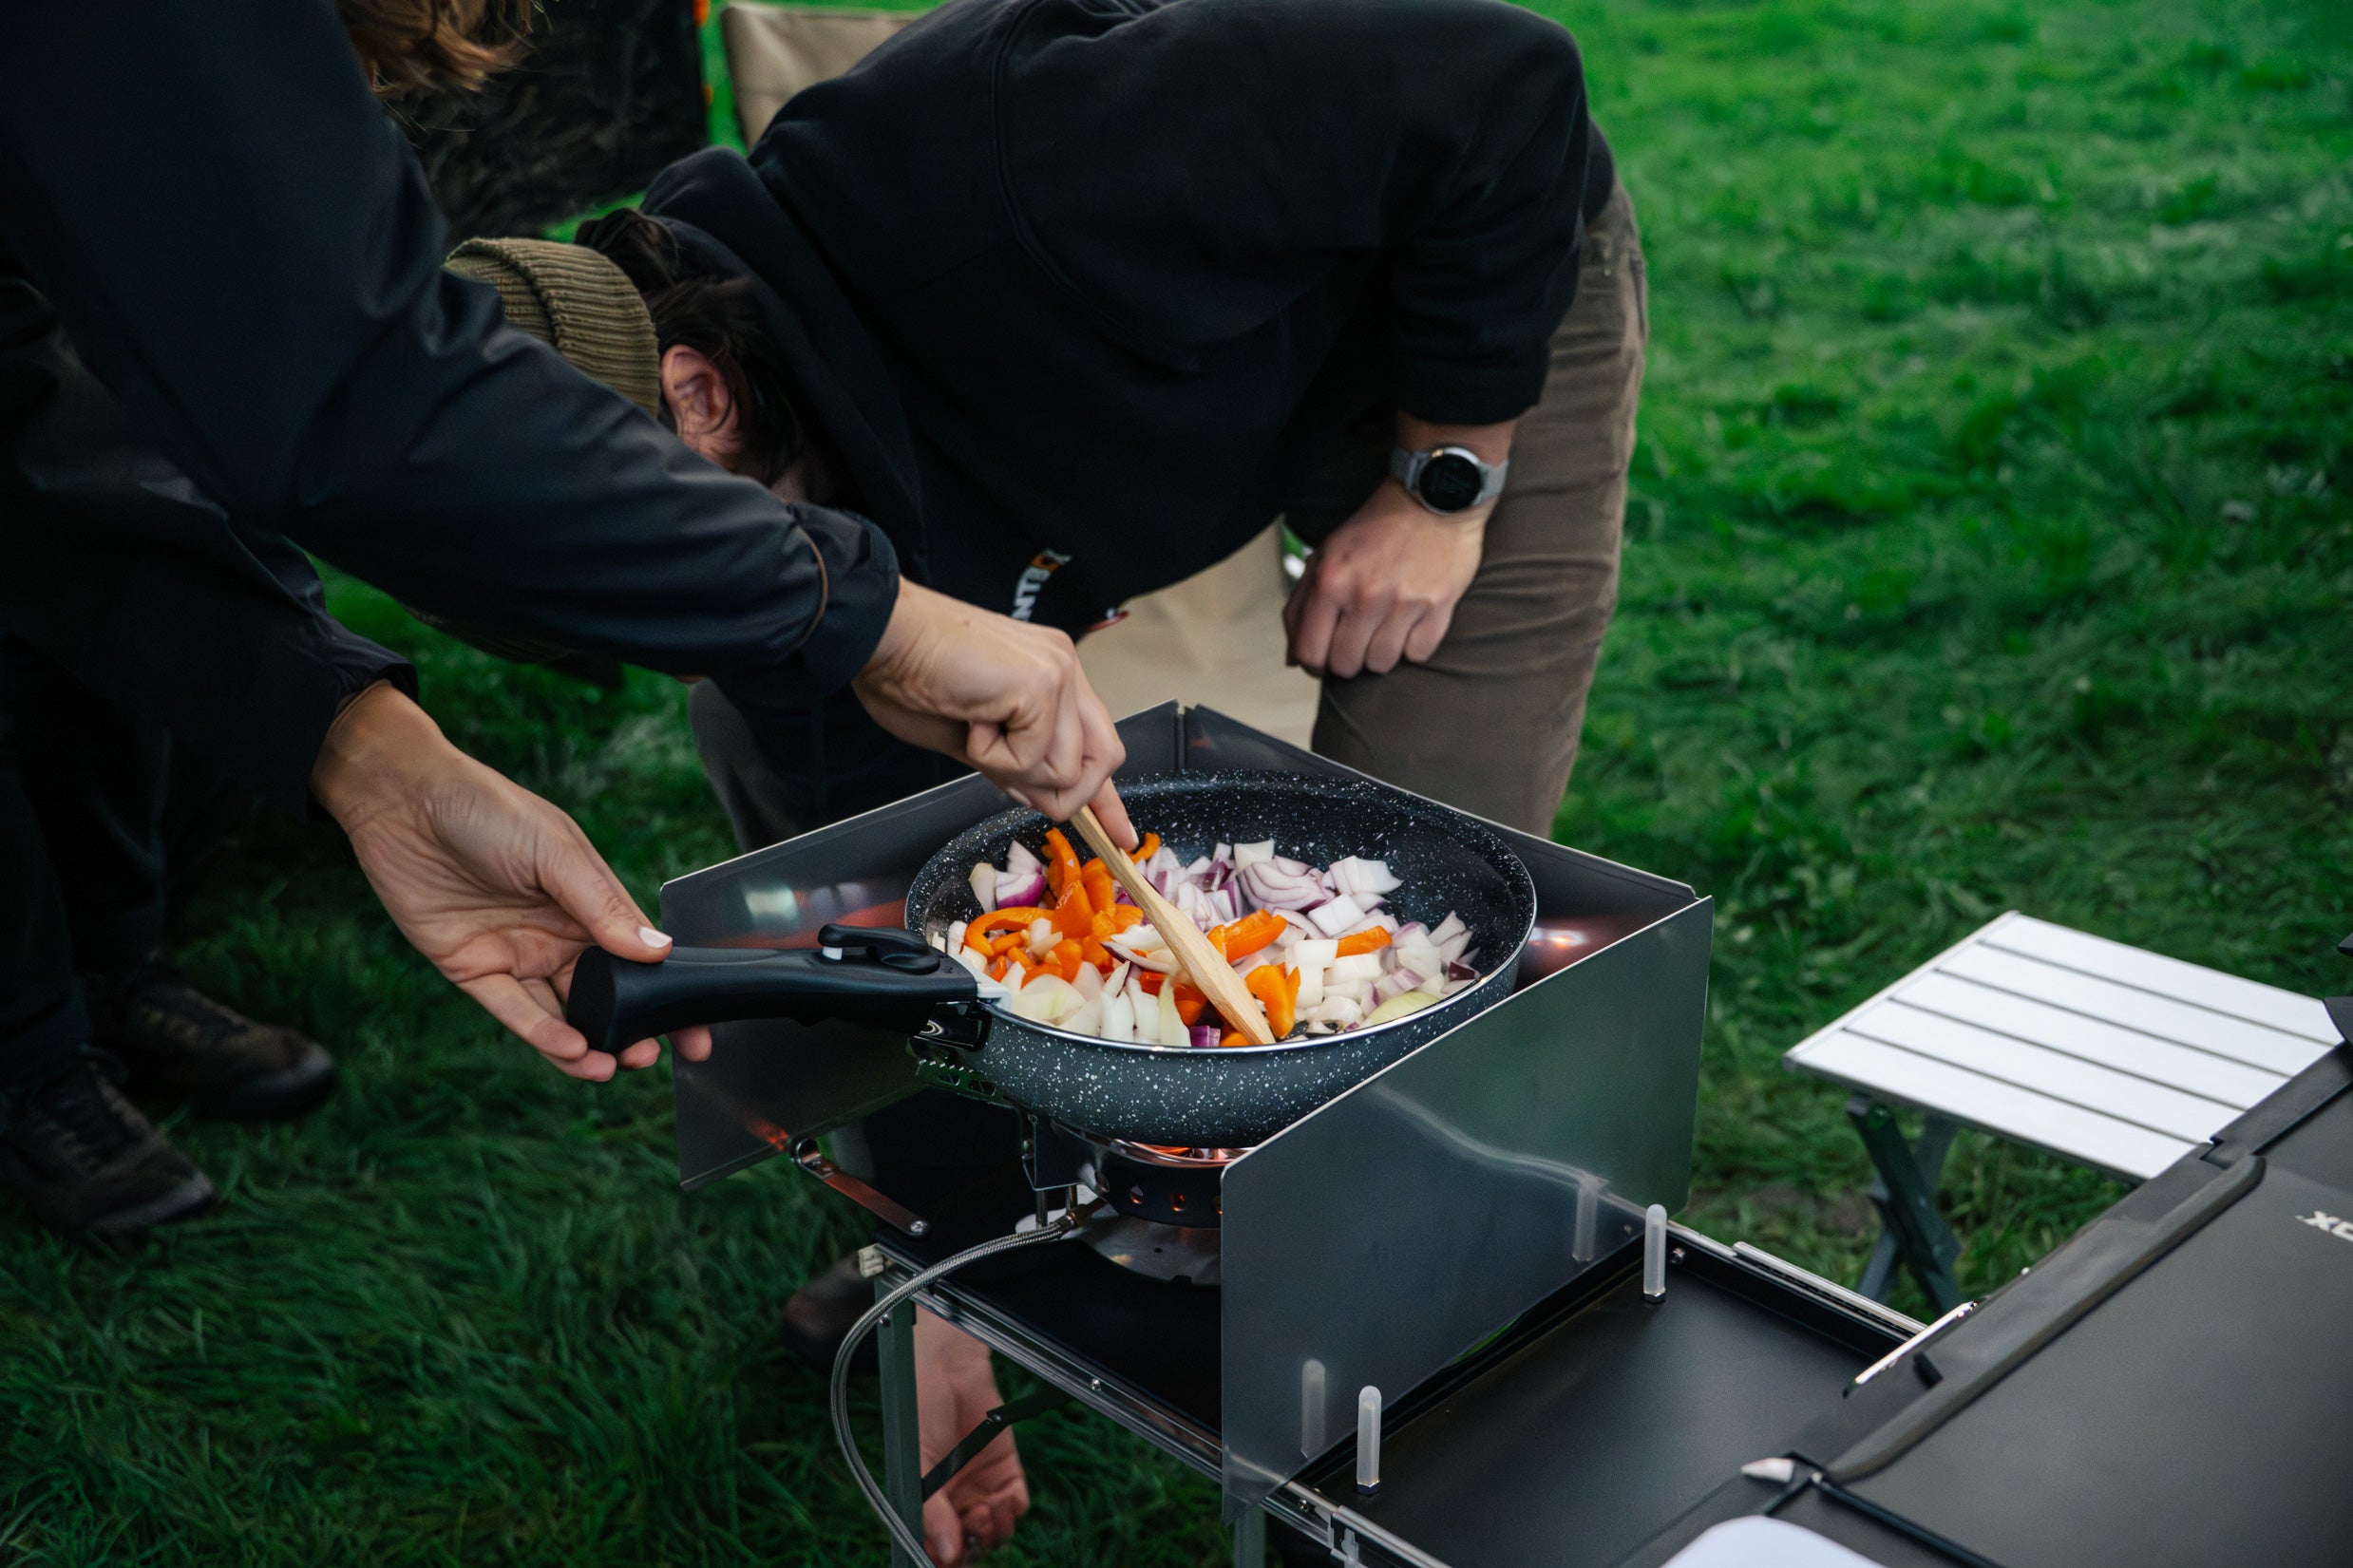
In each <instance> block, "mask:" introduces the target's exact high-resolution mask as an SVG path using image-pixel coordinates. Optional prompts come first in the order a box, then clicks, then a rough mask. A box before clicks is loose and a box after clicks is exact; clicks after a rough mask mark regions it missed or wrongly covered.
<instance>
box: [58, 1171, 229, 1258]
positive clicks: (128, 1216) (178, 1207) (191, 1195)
mask: <svg viewBox="0 0 2353 1568" xmlns="http://www.w3.org/2000/svg"><path fill="white" fill-rule="evenodd" d="M219 1201H220V1189H219V1188H218V1187H216V1186H214V1185H213V1181H212V1178H211V1177H209V1176H206V1175H205V1174H204V1173H203V1172H202V1171H199V1172H197V1173H196V1174H195V1175H194V1176H192V1177H190V1178H188V1179H187V1180H186V1181H180V1182H179V1183H177V1184H176V1185H174V1186H173V1187H172V1189H171V1190H170V1191H169V1192H166V1193H164V1194H162V1195H161V1197H157V1198H151V1199H149V1200H147V1201H146V1202H144V1203H142V1204H139V1205H138V1206H137V1207H135V1208H128V1209H118V1210H116V1211H115V1212H114V1213H112V1214H109V1215H104V1216H101V1217H100V1218H99V1219H93V1220H91V1221H90V1222H89V1223H88V1224H87V1225H85V1226H84V1227H82V1234H81V1235H80V1236H79V1237H69V1239H73V1240H83V1241H103V1242H106V1243H109V1244H112V1245H117V1246H120V1245H123V1244H124V1243H129V1242H137V1241H140V1240H142V1239H144V1238H145V1237H146V1234H147V1233H148V1232H149V1231H151V1230H154V1229H155V1228H156V1227H158V1226H160V1225H169V1224H172V1223H174V1222H175V1221H178V1220H181V1219H195V1218H196V1217H197V1216H199V1215H200V1214H203V1213H205V1212H206V1211H208V1210H210V1209H211V1208H212V1207H213V1205H214V1204H216V1203H218V1202H219Z"/></svg>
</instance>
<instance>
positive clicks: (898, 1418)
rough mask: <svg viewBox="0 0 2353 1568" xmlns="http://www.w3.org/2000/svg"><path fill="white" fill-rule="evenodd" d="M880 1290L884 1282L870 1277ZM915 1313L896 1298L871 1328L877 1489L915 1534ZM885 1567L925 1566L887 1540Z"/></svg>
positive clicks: (919, 1523) (919, 1459)
mask: <svg viewBox="0 0 2353 1568" xmlns="http://www.w3.org/2000/svg"><path fill="white" fill-rule="evenodd" d="M874 1288H875V1294H878V1295H879V1294H882V1292H883V1291H884V1289H885V1282H884V1281H883V1280H881V1279H878V1280H876V1281H875V1282H874ZM915 1313H916V1306H915V1303H914V1302H912V1301H902V1302H901V1303H900V1304H899V1305H898V1307H897V1308H896V1309H894V1310H893V1311H892V1313H891V1314H890V1315H889V1316H888V1317H886V1318H884V1319H882V1323H881V1324H880V1325H879V1326H878V1327H877V1328H876V1329H875V1331H874V1333H875V1349H876V1351H877V1353H878V1355H879V1356H880V1358H881V1361H882V1492H883V1495H884V1496H886V1497H888V1498H889V1499H890V1505H891V1507H892V1509H893V1510H894V1511H895V1512H897V1514H898V1515H899V1517H900V1518H901V1519H902V1520H905V1521H907V1527H908V1528H909V1529H911V1530H913V1531H914V1532H915V1533H916V1534H917V1535H919V1536H920V1535H921V1534H922V1533H923V1447H922V1426H921V1418H920V1415H919V1413H918V1411H917V1409H916V1404H915ZM890 1560H891V1568H930V1564H929V1563H926V1562H923V1561H920V1560H919V1559H912V1558H909V1557H908V1556H907V1554H906V1553H905V1552H904V1551H903V1550H902V1549H901V1548H900V1547H898V1546H897V1545H893V1546H892V1548H891V1556H890Z"/></svg>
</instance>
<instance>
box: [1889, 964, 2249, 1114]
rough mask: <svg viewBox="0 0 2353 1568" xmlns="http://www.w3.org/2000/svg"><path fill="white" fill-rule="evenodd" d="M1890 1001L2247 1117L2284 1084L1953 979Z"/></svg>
mask: <svg viewBox="0 0 2353 1568" xmlns="http://www.w3.org/2000/svg"><path fill="white" fill-rule="evenodd" d="M1895 999H1896V1000H1898V1001H1901V1002H1904V1003H1906V1004H1907V1005H1909V1006H1911V1007H1916V1008H1919V1009H1921V1010H1923V1011H1927V1012H1935V1013H1942V1014H1943V1015H1944V1016H1945V1017H1947V1018H1957V1019H1959V1020H1960V1021H1961V1022H1963V1023H1964V1024H1975V1025H1976V1026H1978V1027H1979V1028H1980V1029H1987V1030H1993V1031H1994V1032H1995V1033H1997V1034H2009V1035H2015V1036H2017V1037H2018V1038H2019V1039H2021V1040H2025V1041H2029V1042H2031V1043H2033V1044H2035V1045H2038V1046H2047V1047H2049V1048H2051V1049H2053V1050H2060V1051H2065V1052H2066V1053H2067V1054H2068V1055H2070V1056H2079V1057H2082V1058H2083V1059H2084V1060H2085V1061H2087V1062H2097V1063H2098V1064H2099V1065H2100V1066H2102V1067H2114V1068H2116V1070H2117V1071H2118V1072H2129V1073H2132V1074H2134V1075H2135V1076H2136V1077H2140V1078H2147V1079H2152V1080H2154V1081H2155V1082H2157V1083H2160V1084H2164V1085H2167V1086H2170V1087H2173V1088H2177V1089H2180V1090H2182V1091H2183V1092H2185V1093H2188V1094H2195V1095H2199V1096H2201V1097H2203V1098H2205V1099H2208V1100H2214V1101H2219V1102H2221V1103H2222V1104H2223V1105H2229V1106H2230V1107H2232V1108H2233V1109H2236V1110H2245V1109H2246V1108H2247V1107H2248V1106H2249V1105H2253V1104H2254V1103H2255V1102H2256V1101H2258V1100H2261V1099H2262V1098H2263V1097H2264V1096H2265V1095H2267V1094H2269V1093H2270V1092H2271V1091H2272V1090H2273V1089H2275V1088H2278V1087H2279V1086H2281V1085H2282V1084H2285V1083H2286V1082H2287V1078H2286V1077H2284V1076H2283V1075H2281V1074H2279V1073H2276V1072H2268V1071H2266V1070H2265V1069H2264V1068H2262V1067H2249V1066H2247V1065H2246V1064H2245V1063H2242V1062H2233V1061H2230V1060H2229V1059H2228V1058H2226V1057H2221V1056H2216V1055H2215V1054H2214V1053H2213V1052H2211V1051H2205V1050H2197V1049H2194V1048H2191V1047H2189V1046H2177V1045H2175V1044H2173V1042H2172V1041H2171V1040H2160V1039H2158V1038H2157V1037H2156V1036H2155V1035H2154V1034H2143V1033H2141V1032H2140V1031H2139V1030H2130V1029H2126V1028H2124V1027H2122V1026H2121V1025H2117V1024H2105V1023H2101V1022H2100V1021H2099V1020H2098V1019H2097V1018H2086V1017H2085V1016H2083V1014H2081V1013H2079V1012H2069V1011H2066V1010H2065V1009H2064V1008H2055V1007H2051V1006H2049V1005H2048V1004H2046V1003H2042V1002H2037V1001H2033V1000H2031V999H2029V998H2027V997H2024V996H2020V995H2018V994H2016V993H2015V992H2007V991H1997V990H1995V989H1994V988H1993V987H1991V986H1982V985H1979V984H1978V983H1977V982H1976V981H1974V980H1964V979H1962V978H1961V977H1960V976H1958V975H1955V974H1942V973H1940V974H1930V975H1927V976H1926V977H1924V978H1922V979H1918V980H1915V981H1913V982H1912V983H1911V984H1910V985H1908V986H1906V987H1905V988H1904V989H1903V990H1901V991H1899V992H1896V993H1895ZM1882 1005H1883V1006H1884V1005H1885V1004H1884V1003H1883V1004H1882ZM1872 1011H1877V1010H1876V1009H1873V1010H1872ZM1865 1016H1869V1014H1868V1013H1867V1014H1865Z"/></svg>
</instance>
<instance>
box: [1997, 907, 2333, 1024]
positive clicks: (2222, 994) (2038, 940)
mask: <svg viewBox="0 0 2353 1568" xmlns="http://www.w3.org/2000/svg"><path fill="white" fill-rule="evenodd" d="M1984 945H1985V946H1987V947H1995V948H2001V949H2002V950H2003V951H2005V952H2009V953H2018V954H2024V955H2025V956H2027V957H2029V958H2040V959H2042V960H2043V961H2044V962H2046V963H2053V964H2059V965H2063V966H2064V967H2066V968H2068V969H2072V970H2079V971H2081V972H2082V973H2086V974H2091V975H2096V976H2097V977H2099V978H2101V979H2106V980H2116V981H2120V982H2122V983H2123V984H2125V985H2128V986H2135V987H2137V988H2139V989H2140V990H2142V991H2148V992H2155V993H2156V994H2158V995H2159V996H2170V997H2172V998H2173V1000H2174V1001H2177V1002H2189V1003H2192V1004H2194V1005H2195V1006H2198V1007H2202V1008H2211V1009H2212V1010H2214V1011H2216V1012H2227V1013H2229V1014H2230V1015H2231V1016H2232V1017H2234V1018H2243V1019H2245V1020H2247V1021H2248V1022H2249V1023H2252V1024H2263V1025H2266V1026H2268V1027H2269V1028H2271V1029H2275V1030H2282V1031H2283V1032H2286V1033H2288V1034H2295V1035H2301V1036H2303V1037H2304V1038H2305V1039H2306V1040H2311V1041H2315V1042H2317V1043H2319V1044H2320V1045H2323V1046H2333V1045H2335V1044H2336V1043H2337V1030H2336V1027H2335V1026H2334V1025H2332V1024H2331V1023H2329V1021H2328V1010H2327V1009H2326V1008H2325V1007H2324V1006H2322V1005H2321V1003H2320V1001H2319V999H2318V998H2316V997H2311V996H2299V995H2298V994H2296V993H2295V992H2292V991H2282V990H2281V989H2280V988H2279V987H2277V986H2267V985H2265V984H2263V983H2262V982H2261V981H2258V980H2248V979H2243V978H2241V977H2240V976H2238V975H2236V974H2225V973H2222V972H2221V971H2219V970H2211V969H2207V968H2205V967H2203V966H2202V965H2198V964H2191V963H2184V962H2183V961H2182V960H2181V959H2179V958H2168V957H2166V956H2165V955H2164V954H2161V953H2151V952H2149V951H2148V950H2147V949H2145V948H2136V947H2128V946H2126V945H2125V944H2124V943H2122V942H2112V941H2110V940H2109V939H2108V938H2107V937H2105V936H2095V935H2092V934H2091V933H2090V932H2088V931H2074V930H2071V929H2069V928H2068V927H2066V926H2055V925H2053V924H2051V922H2050V921H2048V920H2038V919H2035V918H2034V917H2032V916H2025V915H2021V916H2019V917H2018V918H2017V919H2015V920H2010V921H2006V922H2004V923H2003V924H2002V925H2001V926H2000V927H1998V928H1994V929H1990V930H1988V931H1987V932H1986V933H1985V938H1984Z"/></svg>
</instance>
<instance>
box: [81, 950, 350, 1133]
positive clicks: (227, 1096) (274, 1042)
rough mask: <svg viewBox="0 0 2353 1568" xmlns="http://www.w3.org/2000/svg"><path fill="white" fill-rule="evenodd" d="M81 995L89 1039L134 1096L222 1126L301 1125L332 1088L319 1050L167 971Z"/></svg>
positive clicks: (155, 967)
mask: <svg viewBox="0 0 2353 1568" xmlns="http://www.w3.org/2000/svg"><path fill="white" fill-rule="evenodd" d="M83 989H84V991H85V993H86V994H87V996H88V999H89V1009H90V1021H91V1030H90V1033H91V1037H92V1039H93V1040H94V1041H95V1042H96V1043H97V1044H98V1046H99V1047H100V1048H103V1049H104V1050H106V1051H108V1052H110V1053H111V1054H112V1055H114V1056H115V1057H116V1058H117V1059H119V1060H120V1061H121V1062H122V1064H123V1067H124V1069H125V1070H126V1071H127V1073H128V1074H129V1077H128V1080H127V1082H128V1083H129V1085H130V1087H131V1090H132V1092H134V1093H137V1094H142V1095H155V1096H159V1097H162V1098H168V1099H172V1100H180V1101H184V1102H186V1103H187V1105H189V1106H190V1108H192V1109H193V1110H195V1112H196V1113H197V1114H198V1115H199V1116H203V1117H211V1118H215V1119H218V1120H220V1121H224V1122H267V1121H275V1120H277V1119H279V1118H283V1117H289V1116H300V1115H301V1114H302V1113H303V1112H304V1111H307V1110H309V1109H311V1108H312V1107H313V1106H314V1105H317V1104H318V1103H319V1102H320V1101H322V1100H324V1099H326V1098H327V1096H328V1095H329V1094H330V1093H331V1092H332V1091H333V1089H334V1086H335V1064H334V1059H333V1058H332V1057H331V1056H329V1055H328V1054H327V1052H326V1051H325V1050H323V1049H321V1048H319V1046H318V1043H317V1042H316V1041H314V1040H312V1039H310V1038H308V1037H306V1036H304V1035H302V1034H300V1033H297V1032H296V1031H295V1030H290V1029H287V1028H284V1027H283V1026H281V1025H277V1024H256V1023H255V1022H254V1021H253V1020H252V1019H250V1018H248V1017H246V1016H245V1015H244V1014H243V1013H241V1012H237V1011H234V1010H232V1009H229V1008H225V1007H222V1006H221V1005H220V1004H219V1003H218V1002H216V1001H214V1000H213V999H212V998H211V997H209V996H207V995H205V994H204V993H203V992H200V991H199V990H197V989H196V987H194V986H192V985H190V984H188V981H187V977H186V976H185V975H182V974H181V973H180V971H179V970H177V969H174V968H173V967H172V966H171V965H169V964H167V963H163V962H161V961H160V960H156V959H150V960H148V961H147V962H145V963H142V964H140V965H138V966H137V967H136V968H134V969H132V970H130V971H129V972H128V973H123V974H119V975H113V976H108V977H104V978H93V979H87V980H85V982H84V988H83Z"/></svg>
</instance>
